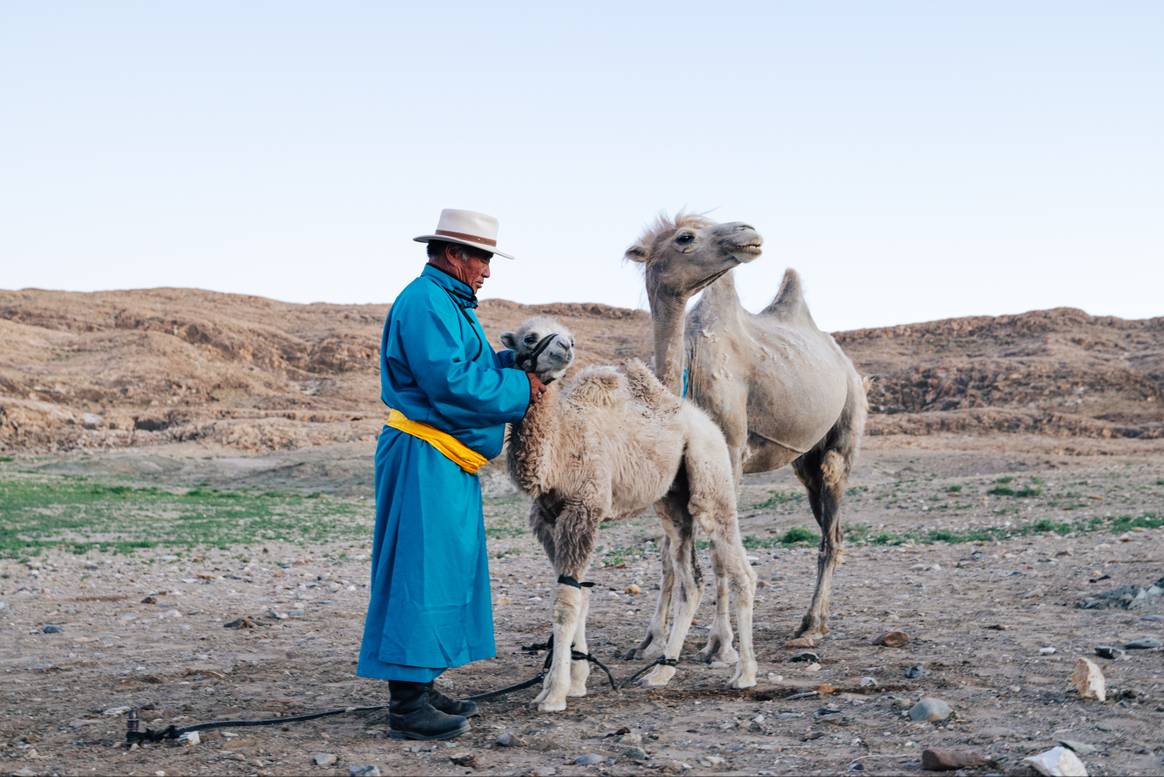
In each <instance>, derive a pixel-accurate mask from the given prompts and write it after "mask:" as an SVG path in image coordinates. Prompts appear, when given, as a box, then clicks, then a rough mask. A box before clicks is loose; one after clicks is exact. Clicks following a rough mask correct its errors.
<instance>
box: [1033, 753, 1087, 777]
mask: <svg viewBox="0 0 1164 777" xmlns="http://www.w3.org/2000/svg"><path fill="white" fill-rule="evenodd" d="M1023 763H1025V764H1027V765H1028V766H1030V767H1031V768H1032V769H1034V770H1035V771H1036V772H1038V773H1039V774H1043V775H1046V777H1087V767H1085V766H1084V765H1083V762H1082V761H1080V760H1079V756H1077V755H1075V753H1073V752H1071V751H1070V750H1068V749H1067V748H1065V747H1052V748H1051V749H1050V750H1047V751H1046V752H1043V753H1039V754H1038V755H1032V756H1030V757H1028V758H1024V759H1023Z"/></svg>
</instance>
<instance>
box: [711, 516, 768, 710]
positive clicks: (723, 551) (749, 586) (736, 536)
mask: <svg viewBox="0 0 1164 777" xmlns="http://www.w3.org/2000/svg"><path fill="white" fill-rule="evenodd" d="M733 517H734V513H733ZM709 533H710V534H711V554H712V558H714V559H715V560H716V565H717V566H718V567H719V568H720V569H721V570H722V571H723V579H724V580H727V581H729V582H730V588H731V593H732V595H733V596H734V598H735V604H736V625H737V626H738V627H739V630H740V652H739V662H738V663H737V664H736V671H735V673H734V674H733V675H732V678H731V680H730V681H729V682H728V685H729V686H730V687H732V688H751V687H752V686H753V685H755V684H756V668H757V667H756V651H755V647H754V646H753V644H752V609H753V607H754V605H755V597H756V573H755V572H754V571H753V570H752V567H751V565H750V564H749V563H748V556H747V553H746V551H745V550H744V545H743V543H742V542H741V541H740V530H739V526H738V524H737V523H736V521H735V520H731V521H730V522H729V523H728V525H726V526H725V525H723V524H720V525H718V526H717V527H715V529H714V530H713V531H711V532H709ZM725 587H726V586H725ZM724 600H725V602H726V600H727V593H726V592H725V593H724ZM728 647H729V648H730V647H731V642H730V641H729V642H728ZM733 652H734V651H733Z"/></svg>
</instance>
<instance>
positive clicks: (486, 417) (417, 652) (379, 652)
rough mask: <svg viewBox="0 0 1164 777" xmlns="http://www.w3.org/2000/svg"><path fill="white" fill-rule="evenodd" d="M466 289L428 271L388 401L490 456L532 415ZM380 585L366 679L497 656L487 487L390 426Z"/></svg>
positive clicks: (395, 331)
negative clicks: (511, 428)
mask: <svg viewBox="0 0 1164 777" xmlns="http://www.w3.org/2000/svg"><path fill="white" fill-rule="evenodd" d="M476 306H477V299H476V297H475V296H474V295H473V292H472V290H471V289H470V288H469V286H467V285H466V284H464V283H462V282H461V281H459V280H457V279H456V278H453V277H452V276H451V275H448V274H446V273H444V272H442V271H441V270H438V269H437V268H435V267H433V266H432V265H427V266H426V267H425V269H424V272H423V273H421V275H420V277H419V278H417V279H416V280H414V281H413V282H412V283H410V284H409V285H408V286H407V287H405V289H404V291H402V292H401V293H400V296H399V297H397V298H396V302H395V303H393V305H392V309H391V310H390V311H389V313H388V319H387V321H386V322H385V324H384V334H383V338H382V340H381V342H380V398H381V399H382V400H383V401H384V404H385V405H387V406H388V407H390V408H395V409H396V410H399V411H400V412H401V413H403V414H404V415H405V416H407V417H408V418H410V419H411V420H413V421H423V422H424V423H427V424H430V425H432V426H435V427H437V428H438V429H441V430H442V431H445V432H448V433H449V434H452V435H453V436H454V437H456V438H457V439H458V440H460V441H461V442H462V443H464V444H465V445H467V446H468V447H470V448H472V449H473V450H475V451H477V452H478V453H480V454H481V455H483V456H485V457H486V458H490V459H491V458H493V457H495V456H497V454H499V453H500V452H501V446H502V444H503V442H504V437H505V424H506V423H508V422H511V421H518V420H520V419H521V418H522V417H523V416H524V415H525V411H526V408H527V407H528V405H529V379H528V378H527V377H526V375H525V373H524V372H522V371H521V370H518V369H514V368H513V352H512V351H502V352H500V353H495V352H494V351H493V349H492V348H491V347H490V346H489V343H488V341H487V340H486V339H485V332H484V330H482V328H481V324H480V322H479V321H478V320H477V316H476V314H475V313H474V312H473V308H475V307H476ZM375 473H376V528H375V531H374V534H373V540H372V587H371V599H370V601H369V602H368V616H367V619H366V620H365V621H364V639H363V643H362V644H361V646H360V660H359V665H358V667H357V669H356V673H357V674H359V675H360V676H362V677H375V678H379V679H383V680H405V681H409V682H428V681H430V680H432V679H434V678H436V677H437V676H438V675H439V674H440V673H441V672H443V671H444V670H445V669H447V668H449V667H454V666H460V665H462V664H467V663H469V662H470V661H478V660H481V659H484V658H492V657H493V656H495V655H496V648H495V646H494V643H493V606H492V600H491V598H490V592H489V563H488V558H487V555H486V549H485V519H484V515H483V513H482V510H481V484H480V482H479V481H478V479H477V476H476V475H470V474H468V473H467V472H465V471H464V470H462V469H461V468H460V467H459V466H457V465H456V464H454V463H453V462H452V461H450V460H449V459H447V458H445V456H443V455H442V454H441V453H440V452H438V451H437V450H436V448H434V447H433V446H432V445H430V444H429V443H427V442H425V441H423V440H420V439H417V438H416V437H413V436H411V435H409V434H406V433H404V432H401V431H398V430H396V429H392V428H390V427H387V426H385V427H384V428H383V429H381V431H380V439H379V442H378V444H377V447H376V468H375Z"/></svg>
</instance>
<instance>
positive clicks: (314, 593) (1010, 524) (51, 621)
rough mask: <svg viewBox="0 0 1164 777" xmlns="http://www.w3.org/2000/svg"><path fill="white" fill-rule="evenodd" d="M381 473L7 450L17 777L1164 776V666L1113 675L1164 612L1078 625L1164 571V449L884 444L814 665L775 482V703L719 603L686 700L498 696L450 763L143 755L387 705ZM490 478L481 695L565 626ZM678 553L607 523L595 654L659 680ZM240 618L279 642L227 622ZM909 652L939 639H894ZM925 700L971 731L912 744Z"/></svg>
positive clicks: (802, 539)
mask: <svg viewBox="0 0 1164 777" xmlns="http://www.w3.org/2000/svg"><path fill="white" fill-rule="evenodd" d="M369 452H370V448H369V445H368V444H367V443H365V442H357V443H343V444H335V445H331V446H323V447H316V448H309V449H303V450H296V451H282V452H274V453H268V454H262V455H258V456H240V455H237V454H234V455H232V454H231V452H230V451H212V450H208V449H207V448H206V447H205V446H202V445H196V444H177V445H165V446H157V447H152V448H127V449H122V450H116V451H107V452H88V451H75V452H73V453H69V454H60V453H54V454H40V455H37V454H29V455H16V456H6V457H5V460H4V461H3V462H2V463H0V496H2V497H3V499H4V503H5V505H6V506H5V521H6V523H8V526H7V527H6V529H5V542H6V543H7V544H6V545H5V547H4V548H3V550H4V558H3V560H2V561H0V623H2V624H3V630H4V633H5V635H6V638H5V640H4V641H3V646H2V647H0V664H2V667H3V671H2V673H0V693H2V697H3V699H4V705H3V718H2V719H0V753H2V757H3V767H2V769H3V771H4V772H5V773H15V774H21V775H28V774H110V773H118V774H140V775H154V774H161V773H164V774H168V775H175V774H272V775H276V774H340V775H346V774H349V773H351V770H353V769H356V770H359V769H360V768H361V767H366V766H375V767H376V768H377V769H378V770H379V771H380V773H382V774H393V773H428V774H474V773H505V774H560V775H569V774H635V773H652V772H662V773H691V774H837V773H868V774H881V773H914V772H918V771H920V770H921V752H922V750H924V749H926V748H947V749H962V750H972V751H975V752H977V753H978V754H980V755H982V756H983V757H985V758H988V759H991V761H992V763H991V765H987V766H983V767H981V768H977V769H970V770H967V773H981V774H986V773H1000V774H1025V773H1027V767H1025V766H1023V765H1022V763H1021V761H1022V759H1023V758H1024V757H1026V756H1029V755H1033V754H1036V753H1038V752H1041V751H1044V750H1047V749H1049V748H1051V747H1053V746H1055V745H1056V743H1057V742H1058V741H1060V740H1071V741H1073V742H1075V743H1082V744H1080V745H1078V747H1079V748H1080V749H1081V750H1083V751H1085V753H1086V754H1084V755H1082V756H1081V757H1082V760H1083V761H1084V762H1085V764H1086V766H1087V769H1088V770H1089V773H1090V774H1093V775H1094V774H1159V773H1161V772H1162V771H1164V742H1162V741H1161V738H1160V731H1161V730H1162V725H1164V652H1161V651H1160V650H1159V649H1148V650H1128V651H1126V653H1124V654H1123V655H1122V656H1121V657H1119V658H1118V659H1115V660H1108V659H1102V658H1099V657H1097V656H1096V655H1095V648H1096V647H1097V646H1099V645H1116V646H1120V645H1124V644H1126V643H1128V642H1131V641H1133V640H1137V639H1145V638H1154V639H1156V640H1161V639H1164V596H1152V595H1147V596H1144V597H1143V598H1141V599H1140V600H1138V601H1135V602H1133V603H1132V606H1131V607H1130V608H1128V609H1125V608H1123V607H1121V606H1113V607H1100V608H1086V609H1085V608H1081V607H1080V606H1079V605H1080V604H1081V603H1084V602H1087V601H1088V600H1095V601H1097V602H1099V603H1114V602H1107V600H1104V599H1103V598H1102V595H1103V594H1104V593H1107V592H1110V591H1112V590H1114V589H1116V588H1118V587H1120V586H1139V587H1142V588H1145V589H1147V588H1149V587H1150V586H1151V585H1152V583H1153V582H1154V581H1156V580H1157V579H1158V578H1160V577H1162V576H1164V513H1162V512H1161V505H1162V504H1164V442H1161V441H1157V440H1124V439H1115V440H1079V439H1057V438H1048V437H1045V436H1035V435H1010V436H1006V435H996V436H990V437H982V436H958V435H928V436H924V437H914V436H897V435H883V436H876V437H871V438H869V439H868V440H867V441H866V444H865V449H864V453H863V456H862V459H861V464H860V466H859V467H858V469H857V471H856V473H855V475H854V477H853V479H852V481H851V483H850V488H849V493H848V495H847V500H846V509H845V516H846V525H847V527H848V531H847V552H846V555H845V562H844V564H843V565H842V567H841V568H840V570H839V572H838V574H837V578H836V581H835V594H834V598H833V615H832V620H831V626H832V632H831V633H830V634H829V635H828V637H827V638H826V639H825V640H824V641H823V642H821V643H820V644H819V645H818V646H816V647H815V648H813V650H814V651H815V652H816V653H817V654H818V657H819V661H795V662H794V661H791V660H790V659H791V658H792V656H793V655H794V654H795V653H796V652H797V651H796V650H790V649H787V648H785V647H784V642H785V640H786V639H787V637H788V636H789V635H790V633H791V632H792V630H793V629H794V627H795V626H796V624H797V623H798V622H799V618H800V616H801V614H802V613H803V610H804V608H805V607H806V605H807V602H808V598H809V595H810V593H811V590H812V585H813V580H814V574H815V546H814V543H815V538H814V535H813V533H812V532H811V531H809V530H811V529H812V528H813V527H812V521H811V517H810V515H809V511H808V509H807V505H806V503H805V502H804V499H803V496H802V495H801V489H800V487H799V485H798V484H797V483H796V481H795V479H794V478H793V477H792V476H791V474H790V472H789V471H787V470H782V471H779V472H775V473H767V474H764V475H754V476H748V477H747V478H746V479H745V482H744V484H743V488H742V491H741V497H740V508H741V522H742V529H743V533H744V534H745V536H746V537H747V539H746V543H747V545H748V548H749V553H750V554H751V560H752V563H753V564H754V568H755V570H756V572H757V573H758V575H759V579H760V581H761V584H760V585H761V588H760V590H759V592H758V599H757V606H756V644H757V652H758V658H759V661H760V672H759V678H760V682H759V684H758V685H757V686H756V687H755V688H753V689H750V690H747V691H730V690H728V689H727V688H726V682H727V679H728V677H729V675H730V670H729V669H728V668H726V667H714V666H707V665H704V664H699V663H696V662H695V661H694V660H693V654H694V653H695V651H697V650H698V649H699V647H701V646H702V641H703V638H704V637H705V635H706V633H707V624H708V623H709V620H710V616H711V613H712V607H713V603H712V598H713V592H712V591H711V590H710V589H709V590H707V591H706V593H705V597H704V601H703V604H702V605H701V609H700V612H699V615H698V617H697V621H696V624H695V626H694V627H693V629H692V631H691V634H690V636H689V638H688V641H687V644H686V646H685V651H684V655H685V660H684V662H683V663H682V665H681V666H680V671H679V672H678V674H677V675H676V677H675V679H674V680H673V681H672V683H671V685H670V686H669V687H668V688H666V689H663V690H646V689H642V688H635V687H631V688H625V689H622V690H619V691H612V690H610V688H609V687H608V686H607V685H606V684H605V680H604V678H603V676H602V674H601V672H599V671H597V670H596V671H595V672H594V673H593V674H592V675H591V677H590V682H589V691H590V693H589V695H588V696H587V697H585V698H579V699H571V700H570V706H569V708H568V709H567V711H566V712H564V713H560V714H541V713H538V712H537V711H536V709H532V708H531V707H530V706H529V704H528V702H529V701H530V699H532V697H533V695H534V690H533V689H530V690H526V691H520V692H517V693H515V694H513V695H511V696H509V697H507V698H504V699H501V700H497V701H493V702H488V703H485V704H483V705H482V706H483V714H482V715H481V716H480V717H479V718H476V719H474V721H473V729H472V731H471V732H470V733H469V734H467V735H466V736H464V737H461V738H460V739H457V740H455V741H453V742H448V743H436V744H421V743H401V742H397V741H395V740H391V739H388V738H387V737H386V736H385V731H386V724H385V722H384V721H383V720H382V719H380V718H379V717H378V716H377V715H376V714H362V715H346V716H340V717H334V718H327V719H324V720H318V721H311V722H306V723H297V724H294V725H288V726H284V727H268V728H253V729H222V730H218V731H212V732H203V734H202V736H201V741H200V743H198V744H196V745H193V746H189V745H175V744H173V743H169V744H166V743H159V744H146V745H142V746H139V747H135V748H127V747H126V746H125V744H124V736H125V726H126V715H127V710H128V708H135V709H137V710H139V711H140V716H141V718H142V721H143V726H150V727H154V728H162V727H165V726H166V725H169V724H171V723H173V724H177V725H179V726H181V725H187V724H190V723H194V722H199V721H204V720H213V719H221V718H243V717H248V718H249V717H265V716H273V715H287V714H295V713H299V712H304V711H311V710H317V709H328V708H334V707H345V706H370V705H377V704H383V703H386V700H387V699H386V693H385V688H384V687H383V686H382V685H381V684H379V683H377V682H373V681H368V680H363V679H360V678H357V677H355V676H354V673H353V671H354V662H355V655H356V651H357V647H358V643H359V639H360V633H361V625H362V618H363V611H364V607H365V604H366V599H367V576H368V564H367V561H368V555H369V547H368V540H369V537H370V533H371V525H372V519H373V511H372V503H371V498H370V494H371V490H370V486H369V483H368V480H369ZM484 478H485V481H484V482H485V484H486V492H487V494H488V496H487V499H486V520H487V526H488V534H489V537H490V540H489V542H490V558H491V569H492V577H493V589H494V597H495V598H494V611H495V619H496V632H497V643H498V644H497V648H498V650H497V658H496V659H495V660H492V661H488V662H482V663H479V664H474V665H471V666H468V667H463V668H459V669H456V670H452V671H450V672H448V673H447V674H446V675H445V678H444V679H443V680H442V682H444V683H445V684H447V685H448V686H449V687H450V688H451V689H452V690H453V691H454V692H456V693H466V694H467V693H477V692H481V691H485V690H489V689H492V688H496V687H499V686H503V685H507V684H510V683H513V682H516V681H517V680H520V679H524V678H527V677H530V676H532V675H534V674H535V673H536V672H537V670H538V668H539V667H540V665H541V661H542V656H541V655H529V654H526V653H523V652H522V650H521V647H522V646H523V645H526V644H530V643H534V642H539V641H542V640H543V639H544V638H545V636H546V635H547V633H548V626H549V620H550V611H549V610H550V599H549V597H550V596H551V593H552V588H553V575H552V574H551V572H550V569H549V566H548V563H547V562H546V560H545V557H544V555H543V553H542V551H541V549H540V547H539V546H538V545H537V544H536V543H535V542H534V541H533V540H532V539H531V538H530V536H529V535H528V532H527V531H526V530H525V528H524V527H525V514H526V508H527V502H526V500H525V498H524V497H522V496H520V495H518V494H517V493H515V492H514V490H513V488H512V486H511V485H510V484H509V483H508V480H507V478H506V477H505V474H504V472H502V471H501V470H500V469H499V468H497V467H496V466H495V465H494V466H492V467H491V468H490V469H489V470H488V471H486V473H485V475H484ZM657 537H658V530H657V527H656V519H655V518H654V516H653V515H649V514H644V515H642V516H639V517H637V518H634V519H630V520H627V521H622V522H617V523H612V524H608V525H606V526H605V527H604V528H603V530H602V532H601V537H600V546H599V549H598V552H597V554H596V560H595V564H594V567H593V569H592V571H591V573H590V577H591V579H593V580H594V581H595V582H596V584H597V585H596V587H595V589H594V599H593V606H592V608H591V617H590V629H589V632H590V640H591V650H592V651H593V652H594V653H595V654H596V655H597V656H599V657H600V658H602V660H604V661H605V662H606V663H607V664H608V665H609V666H610V668H611V670H612V671H613V672H614V673H615V675H616V676H617V677H619V678H620V679H621V678H623V677H626V676H628V675H630V674H631V673H632V672H633V671H634V670H636V669H637V668H638V667H639V666H640V665H641V663H635V662H627V661H622V660H620V659H619V658H618V656H619V654H620V653H621V652H622V651H624V650H625V649H627V648H628V647H630V646H632V645H633V644H634V643H636V642H637V640H638V639H639V638H640V637H641V636H642V633H643V631H644V630H645V626H646V623H647V620H648V618H649V616H650V613H651V611H652V609H653V606H654V598H655V596H656V594H657V576H658V552H657V547H658V546H657ZM703 555H704V559H703V567H704V569H705V570H709V569H710V566H709V564H708V561H707V559H706V554H705V553H704V554H703ZM633 586H638V590H639V592H638V593H628V590H629V591H635V590H636V589H635V588H634V587H633ZM240 618H248V619H249V621H250V623H251V624H253V627H251V628H236V629H232V628H225V627H224V625H225V624H227V623H230V622H232V621H236V620H237V619H240ZM45 626H56V627H59V630H55V629H49V630H48V631H52V632H54V633H45V631H46V629H45ZM889 629H898V630H902V631H904V632H906V633H907V634H908V635H909V641H908V642H907V643H906V644H905V645H904V646H901V647H884V646H877V645H873V644H872V642H873V640H874V639H875V638H876V637H877V636H878V635H879V634H881V633H882V632H884V631H885V630H889ZM1048 648H1053V649H1054V650H1053V652H1051V651H1050V650H1048ZM1079 656H1087V657H1091V658H1092V659H1093V660H1095V661H1096V662H1097V663H1098V664H1099V665H1100V666H1101V668H1102V671H1103V672H1104V674H1105V675H1106V679H1107V684H1108V698H1107V700H1106V702H1099V701H1097V700H1095V699H1082V698H1079V695H1078V694H1077V693H1076V691H1075V690H1074V688H1073V686H1072V684H1071V682H1070V675H1071V673H1072V669H1073V664H1074V662H1075V660H1076V657H1079ZM912 667H921V670H920V671H918V670H917V669H913V671H912V672H910V671H909V670H910V669H911V668H912ZM907 672H908V673H909V674H910V675H913V676H912V677H911V676H907ZM922 697H936V698H938V699H941V700H943V701H945V702H946V703H948V705H949V706H950V708H951V710H952V714H951V716H950V717H949V718H948V719H946V720H944V721H940V722H913V721H912V720H911V719H910V718H909V715H908V710H909V708H910V707H911V706H912V705H913V704H914V703H915V702H917V701H918V700H919V699H921V698H922ZM502 743H505V744H502ZM1089 748H1094V750H1090V749H1089ZM317 761H318V762H319V763H318V764H317ZM320 764H322V765H320ZM369 771H370V770H369Z"/></svg>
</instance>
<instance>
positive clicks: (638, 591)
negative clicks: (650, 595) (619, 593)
mask: <svg viewBox="0 0 1164 777" xmlns="http://www.w3.org/2000/svg"><path fill="white" fill-rule="evenodd" d="M642 592H643V589H641V588H639V587H638V586H637V585H635V584H634V583H631V584H630V585H628V586H627V587H626V593H628V594H631V595H632V596H633V595H635V594H641V593H642Z"/></svg>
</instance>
